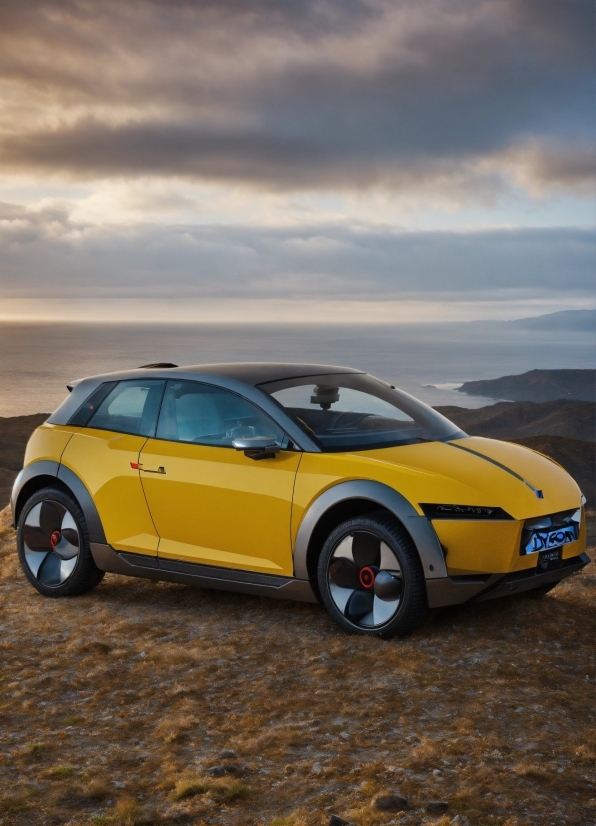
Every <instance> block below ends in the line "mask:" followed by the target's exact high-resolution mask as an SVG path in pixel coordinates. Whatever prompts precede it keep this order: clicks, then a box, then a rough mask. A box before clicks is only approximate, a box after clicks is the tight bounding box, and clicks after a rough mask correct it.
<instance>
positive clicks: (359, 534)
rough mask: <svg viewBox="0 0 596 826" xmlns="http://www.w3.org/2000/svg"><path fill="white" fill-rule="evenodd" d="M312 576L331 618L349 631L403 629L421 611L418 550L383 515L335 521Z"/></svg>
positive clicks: (414, 621)
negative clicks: (338, 522)
mask: <svg viewBox="0 0 596 826" xmlns="http://www.w3.org/2000/svg"><path fill="white" fill-rule="evenodd" d="M317 579H318V585H319V591H320V594H321V597H322V600H323V603H324V605H325V607H326V608H327V611H328V612H329V614H330V615H331V617H332V619H334V620H335V622H336V623H337V624H338V625H340V626H341V627H342V628H344V629H345V630H346V631H349V632H351V633H353V634H374V635H377V636H382V637H393V636H395V635H396V634H407V633H409V632H410V631H413V630H414V629H415V628H416V627H417V626H419V625H420V624H421V623H422V622H423V621H424V619H425V617H426V615H427V611H428V608H427V602H426V588H425V583H424V573H423V570H422V565H421V563H420V559H419V557H418V553H417V551H416V548H415V547H414V544H413V542H412V540H411V539H410V537H409V535H408V534H407V533H406V531H405V530H404V529H403V528H402V527H401V525H399V523H398V522H396V520H395V519H394V518H393V517H392V516H390V515H388V514H384V513H381V514H376V513H374V514H370V515H369V516H361V517H356V518H354V519H348V520H347V521H346V522H343V523H342V524H341V525H338V527H337V528H335V530H334V531H332V532H331V534H330V535H329V536H328V537H327V540H326V542H325V544H324V545H323V548H322V550H321V555H320V557H319V564H318V571H317Z"/></svg>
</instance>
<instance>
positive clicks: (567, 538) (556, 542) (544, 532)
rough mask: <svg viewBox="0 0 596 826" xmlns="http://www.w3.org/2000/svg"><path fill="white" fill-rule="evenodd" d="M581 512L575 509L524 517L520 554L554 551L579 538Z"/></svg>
mask: <svg viewBox="0 0 596 826" xmlns="http://www.w3.org/2000/svg"><path fill="white" fill-rule="evenodd" d="M581 518H582V512H581V509H580V508H578V509H576V510H569V511H562V512H560V513H552V514H549V515H548V516H540V517H536V518H535V519H526V521H525V523H524V528H523V530H522V536H521V544H520V549H519V552H520V554H521V555H522V556H526V555H529V554H539V555H540V554H543V553H545V552H550V551H555V550H556V549H558V548H562V547H563V546H565V545H568V544H569V543H571V542H575V541H576V540H577V539H578V538H579V532H580V527H581Z"/></svg>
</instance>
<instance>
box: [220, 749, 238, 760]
mask: <svg viewBox="0 0 596 826" xmlns="http://www.w3.org/2000/svg"><path fill="white" fill-rule="evenodd" d="M219 756H220V757H221V759H222V760H231V759H232V758H233V757H236V752H235V751H234V749H224V750H223V751H222V753H221V754H220V755H219Z"/></svg>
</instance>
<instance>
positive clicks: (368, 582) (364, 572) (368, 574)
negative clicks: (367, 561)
mask: <svg viewBox="0 0 596 826" xmlns="http://www.w3.org/2000/svg"><path fill="white" fill-rule="evenodd" d="M358 576H359V578H360V584H361V585H362V587H363V588H366V589H367V590H368V589H369V588H372V587H373V585H374V584H375V572H374V571H373V569H372V568H369V567H368V565H367V566H366V567H365V568H361V569H360V573H359V574H358Z"/></svg>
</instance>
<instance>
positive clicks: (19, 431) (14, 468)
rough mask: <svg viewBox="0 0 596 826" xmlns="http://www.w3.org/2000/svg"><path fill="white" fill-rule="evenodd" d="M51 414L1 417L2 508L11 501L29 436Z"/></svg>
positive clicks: (0, 480) (0, 475) (0, 486)
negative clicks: (14, 483) (11, 492)
mask: <svg viewBox="0 0 596 826" xmlns="http://www.w3.org/2000/svg"><path fill="white" fill-rule="evenodd" d="M49 415H50V414H49V413H37V414H35V415H34V416H11V417H7V418H5V417H2V416H0V508H3V507H4V506H5V505H6V503H7V502H8V501H9V499H10V491H11V490H12V485H13V482H14V480H15V479H16V477H17V474H18V472H19V471H20V469H21V468H22V467H23V456H24V455H25V447H26V445H27V441H28V439H29V436H30V435H31V434H32V433H33V431H34V430H35V428H36V427H39V425H40V424H41V423H42V422H45V420H46V419H47V418H48V416H49Z"/></svg>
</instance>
